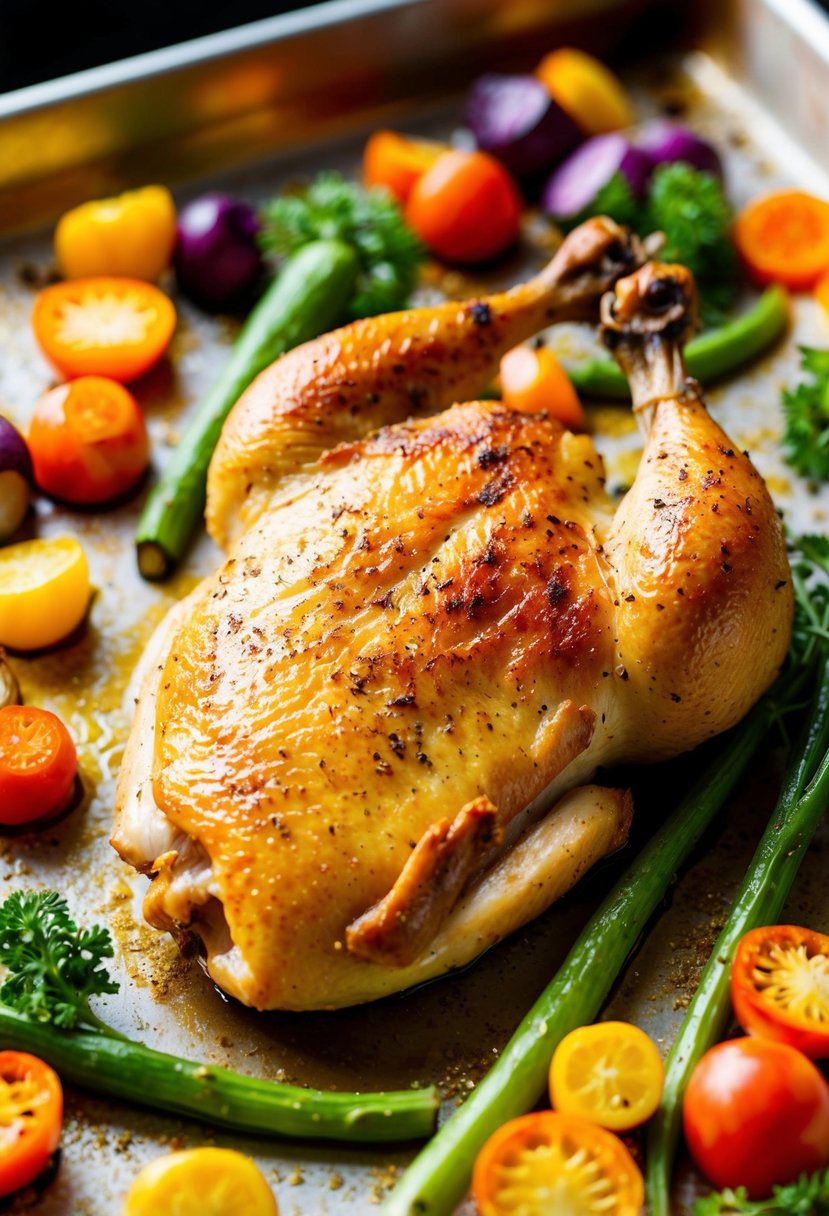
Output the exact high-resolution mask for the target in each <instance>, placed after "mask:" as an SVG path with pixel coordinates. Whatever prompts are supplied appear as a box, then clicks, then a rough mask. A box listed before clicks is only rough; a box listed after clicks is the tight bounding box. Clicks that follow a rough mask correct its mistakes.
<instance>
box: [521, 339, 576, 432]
mask: <svg viewBox="0 0 829 1216" xmlns="http://www.w3.org/2000/svg"><path fill="white" fill-rule="evenodd" d="M501 396H502V397H503V400H504V404H505V405H508V406H509V407H510V409H513V410H518V411H520V412H521V413H527V414H535V413H538V414H543V413H546V414H552V416H553V417H554V418H558V420H559V422H561V423H563V424H564V426H566V427H567V428H568V430H571V431H584V430H586V429H587V419H586V418H585V416H584V410H583V409H582V406H581V402H580V401H579V395H578V393H577V392H576V390H575V389H574V388H573V384H572V381H571V380H570V377H569V376H568V375H567V373H566V372H565V370H564V368H563V367H562V366H561V364H560V363H559V361H558V359H557V358H556V357H555V355H554V354H553V352H552V351H551V350H548V349H547V347H546V346H540V347H538V349H537V350H534V349H533V348H532V347H529V346H516V347H514V348H513V350H510V351H507V353H506V354H505V355H504V357H503V359H502V360H501Z"/></svg>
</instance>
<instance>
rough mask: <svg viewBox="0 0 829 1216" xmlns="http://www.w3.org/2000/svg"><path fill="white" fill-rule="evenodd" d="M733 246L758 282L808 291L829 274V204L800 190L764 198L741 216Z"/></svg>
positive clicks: (750, 204)
mask: <svg viewBox="0 0 829 1216" xmlns="http://www.w3.org/2000/svg"><path fill="white" fill-rule="evenodd" d="M734 243H735V245H736V246H737V250H738V252H739V254H740V257H741V259H742V261H743V264H744V265H745V267H746V269H747V270H748V272H749V274H751V275H752V277H753V278H754V279H755V280H756V281H757V282H758V283H784V284H785V285H786V287H790V288H791V289H792V290H793V291H808V289H809V288H810V287H814V286H815V284H816V283H817V281H818V279H819V278H820V277H821V275H823V274H824V273H825V272H826V271H827V270H829V203H827V202H825V201H824V199H821V198H816V197H815V196H814V195H813V194H806V193H804V191H802V190H775V191H773V192H772V193H771V194H763V195H761V196H760V197H759V198H754V199H752V200H751V202H750V203H748V205H747V206H745V207H744V208H743V210H742V211H741V212H740V214H739V215H738V216H737V219H736V220H735V223H734Z"/></svg>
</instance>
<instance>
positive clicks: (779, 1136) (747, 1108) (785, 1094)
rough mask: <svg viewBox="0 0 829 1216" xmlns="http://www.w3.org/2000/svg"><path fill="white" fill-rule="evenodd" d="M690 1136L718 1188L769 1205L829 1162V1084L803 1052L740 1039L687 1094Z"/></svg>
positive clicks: (725, 1047)
mask: <svg viewBox="0 0 829 1216" xmlns="http://www.w3.org/2000/svg"><path fill="white" fill-rule="evenodd" d="M684 1121H685V1138H686V1140H687V1141H688V1147H689V1149H690V1150H691V1155H692V1156H693V1158H694V1160H695V1161H696V1163H697V1165H698V1166H699V1168H700V1169H701V1170H702V1172H703V1174H705V1176H706V1177H707V1178H708V1179H710V1181H711V1182H713V1184H714V1186H716V1187H717V1188H718V1189H722V1188H724V1187H738V1186H744V1187H745V1188H746V1189H747V1191H748V1193H749V1195H750V1196H751V1198H752V1199H762V1198H764V1197H765V1196H767V1195H769V1194H770V1193H771V1189H772V1187H773V1186H775V1184H778V1183H780V1184H782V1183H786V1182H792V1181H794V1180H795V1179H796V1178H798V1177H799V1175H800V1174H803V1173H812V1171H814V1170H817V1169H820V1168H821V1167H822V1166H825V1165H826V1164H827V1163H829V1085H827V1084H826V1081H825V1080H824V1079H823V1077H822V1076H821V1074H820V1073H819V1072H818V1070H817V1068H815V1066H814V1064H813V1063H812V1062H811V1060H807V1059H806V1057H805V1056H804V1055H802V1054H801V1053H800V1052H799V1051H795V1049H794V1048H793V1047H788V1046H786V1045H785V1044H783V1043H771V1042H768V1041H766V1040H763V1039H732V1040H730V1041H728V1042H726V1043H719V1044H718V1045H717V1046H716V1047H712V1048H711V1050H710V1051H708V1052H706V1053H705V1055H704V1056H703V1057H702V1059H701V1060H700V1062H699V1064H698V1065H697V1067H696V1069H695V1070H694V1073H693V1075H692V1077H691V1080H690V1083H689V1085H688V1089H687V1090H686V1092H685V1106H684Z"/></svg>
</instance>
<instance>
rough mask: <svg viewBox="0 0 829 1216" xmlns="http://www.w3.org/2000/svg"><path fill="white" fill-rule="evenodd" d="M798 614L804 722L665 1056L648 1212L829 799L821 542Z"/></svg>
mask: <svg viewBox="0 0 829 1216" xmlns="http://www.w3.org/2000/svg"><path fill="white" fill-rule="evenodd" d="M792 574H793V578H794V584H795V591H796V593H797V616H796V619H795V631H794V642H793V646H792V652H791V664H790V666H791V670H790V674H789V676H788V679H789V680H790V681H791V682H792V683H793V685H794V687H795V688H796V689H797V690H798V696H797V698H792V700H793V701H794V704H795V705H799V704H800V697H801V696H802V689H803V685H804V683H805V684H806V685H807V686H808V684H809V683H811V684H813V686H814V687H813V691H812V696H811V703H810V709H809V714H808V719H807V722H806V725H805V727H804V730H803V733H802V735H801V737H800V740H799V743H798V744H797V746H796V747H794V748H793V750H792V755H791V758H790V761H789V766H788V770H787V773H786V778H785V781H784V785H783V790H782V792H781V794H780V797H779V798H778V800H777V805H776V806H775V808H774V811H773V812H772V815H771V818H770V820H769V824H768V827H767V828H766V830H765V832H764V833H763V836H762V838H761V840H760V843H759V844H758V846H757V849H756V850H755V853H754V857H753V858H752V860H751V862H750V864H749V866H748V869H747V870H746V874H745V877H744V879H743V881H742V883H741V884H740V889H739V890H738V892H737V895H736V897H735V899H734V902H733V904H732V909H731V914H730V915H729V918H728V921H727V923H726V925H725V928H724V929H723V931H722V933H721V934H720V936H719V938H718V939H717V942H716V945H715V946H714V951H713V953H712V955H711V957H710V959H709V960H708V962H707V964H706V966H705V968H704V970H703V973H702V976H701V978H700V981H699V985H698V987H697V990H696V992H695V994H694V997H693V999H692V1001H691V1004H690V1005H689V1007H688V1011H687V1013H686V1015H685V1018H684V1020H683V1022H682V1025H681V1027H680V1030H679V1034H678V1035H677V1037H676V1040H675V1041H674V1045H673V1047H672V1048H671V1051H670V1054H669V1056H668V1061H667V1066H666V1074H665V1089H664V1091H663V1095H662V1102H661V1104H660V1109H659V1111H658V1112H657V1114H656V1115H655V1117H654V1119H653V1120H652V1121H651V1123H650V1125H649V1129H648V1169H647V1185H648V1206H649V1211H650V1213H651V1216H669V1213H670V1210H671V1208H670V1175H671V1167H672V1165H673V1158H674V1153H675V1152H676V1146H677V1142H678V1139H679V1131H680V1121H681V1110H682V1100H683V1096H684V1094H685V1090H686V1087H687V1085H688V1081H689V1079H690V1077H691V1074H692V1073H693V1071H694V1068H695V1067H696V1064H697V1062H698V1061H699V1060H700V1059H701V1058H702V1056H703V1055H704V1054H705V1052H706V1051H707V1050H708V1049H709V1047H711V1046H712V1045H713V1044H714V1043H715V1042H716V1041H717V1039H718V1038H719V1036H720V1034H721V1033H722V1031H723V1030H724V1028H725V1025H726V1022H727V1019H728V1015H729V1000H728V995H729V979H730V970H731V962H732V959H733V956H734V951H735V949H736V946H737V943H738V942H739V940H740V939H741V938H742V936H743V935H744V934H745V933H747V932H748V931H749V930H750V929H753V928H754V927H755V926H757V925H763V924H773V923H774V922H775V921H777V920H778V919H779V916H780V912H781V910H782V908H783V905H784V903H785V901H786V897H787V895H788V893H789V891H790V890H791V887H792V883H793V882H794V879H795V877H796V875H797V871H798V869H799V867H800V863H801V861H802V860H803V857H804V854H805V852H806V848H807V847H808V845H809V842H810V840H811V838H812V836H813V834H814V832H815V830H816V828H817V826H818V824H819V823H820V821H821V819H822V818H823V814H824V812H825V809H826V804H827V800H829V584H827V581H826V580H827V578H829V539H827V538H826V537H824V536H805V537H801V538H800V539H799V540H798V542H797V545H796V548H795V551H794V561H793V565H792Z"/></svg>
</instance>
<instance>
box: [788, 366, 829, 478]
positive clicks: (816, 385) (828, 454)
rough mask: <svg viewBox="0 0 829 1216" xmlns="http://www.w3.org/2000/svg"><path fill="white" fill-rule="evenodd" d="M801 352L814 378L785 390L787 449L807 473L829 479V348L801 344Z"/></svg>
mask: <svg viewBox="0 0 829 1216" xmlns="http://www.w3.org/2000/svg"><path fill="white" fill-rule="evenodd" d="M800 354H801V367H802V370H803V371H804V372H805V373H806V374H807V375H808V376H810V377H811V380H810V381H808V380H807V381H804V382H803V383H802V384H798V385H797V387H796V388H793V389H786V390H785V391H784V393H783V413H784V415H785V420H786V428H785V431H784V434H783V451H784V453H785V456H786V460H787V461H788V462H789V464H790V465H791V466H792V468H794V469H796V470H797V472H798V473H800V474H801V475H802V476H803V477H808V478H810V479H812V480H813V481H829V350H816V349H815V348H814V347H812V346H801V347H800Z"/></svg>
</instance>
